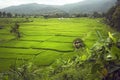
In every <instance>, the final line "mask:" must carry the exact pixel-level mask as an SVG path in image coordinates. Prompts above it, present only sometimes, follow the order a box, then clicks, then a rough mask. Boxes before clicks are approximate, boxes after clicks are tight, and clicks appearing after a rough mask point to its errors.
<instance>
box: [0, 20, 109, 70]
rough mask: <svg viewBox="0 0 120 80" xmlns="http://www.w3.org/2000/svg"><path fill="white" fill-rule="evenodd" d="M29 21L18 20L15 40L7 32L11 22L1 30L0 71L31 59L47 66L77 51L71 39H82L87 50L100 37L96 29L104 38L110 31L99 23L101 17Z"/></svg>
mask: <svg viewBox="0 0 120 80" xmlns="http://www.w3.org/2000/svg"><path fill="white" fill-rule="evenodd" d="M1 20H2V19H1ZM31 20H33V22H28V23H20V32H21V35H22V37H21V38H20V39H18V40H17V39H14V38H15V36H14V35H13V34H10V32H9V30H10V29H9V27H10V23H9V24H8V25H7V27H5V28H4V29H0V71H4V70H7V69H8V67H9V66H10V65H11V64H14V62H15V61H17V62H18V63H21V62H22V61H23V60H32V61H33V62H35V64H37V65H41V66H48V65H50V64H52V63H53V62H55V60H56V59H58V58H60V57H62V58H67V57H70V56H73V55H74V54H76V53H78V52H75V51H74V47H73V44H72V42H73V40H74V39H76V38H81V39H83V41H84V43H85V44H86V47H87V48H89V49H90V48H91V47H92V46H93V44H94V43H95V42H96V41H97V40H99V37H98V36H97V34H96V30H98V31H100V32H101V33H102V35H103V36H104V37H105V36H106V35H107V32H108V30H110V29H108V26H107V25H105V24H104V23H101V21H102V19H90V18H65V19H57V18H56V19H54V18H53V19H43V18H31ZM8 21H10V19H8Z"/></svg>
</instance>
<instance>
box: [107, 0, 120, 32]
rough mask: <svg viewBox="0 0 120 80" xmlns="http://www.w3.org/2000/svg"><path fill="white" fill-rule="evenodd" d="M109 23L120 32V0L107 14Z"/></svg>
mask: <svg viewBox="0 0 120 80" xmlns="http://www.w3.org/2000/svg"><path fill="white" fill-rule="evenodd" d="M106 19H107V23H108V24H109V25H110V26H112V27H114V28H115V29H117V30H119V31H120V0H117V2H116V5H115V6H113V7H112V8H110V10H109V11H108V12H107V14H106Z"/></svg>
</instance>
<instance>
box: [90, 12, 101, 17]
mask: <svg viewBox="0 0 120 80" xmlns="http://www.w3.org/2000/svg"><path fill="white" fill-rule="evenodd" d="M92 16H93V17H94V18H100V17H102V14H100V13H98V12H94V13H93V14H92Z"/></svg>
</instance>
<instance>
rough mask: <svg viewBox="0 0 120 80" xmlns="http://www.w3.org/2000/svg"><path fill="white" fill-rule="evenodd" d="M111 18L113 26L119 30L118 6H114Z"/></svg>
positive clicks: (119, 10) (119, 12)
mask: <svg viewBox="0 0 120 80" xmlns="http://www.w3.org/2000/svg"><path fill="white" fill-rule="evenodd" d="M112 20H113V23H114V27H115V28H116V29H117V30H119V31H120V6H119V7H117V8H116V10H115V12H114V13H113V15H112Z"/></svg>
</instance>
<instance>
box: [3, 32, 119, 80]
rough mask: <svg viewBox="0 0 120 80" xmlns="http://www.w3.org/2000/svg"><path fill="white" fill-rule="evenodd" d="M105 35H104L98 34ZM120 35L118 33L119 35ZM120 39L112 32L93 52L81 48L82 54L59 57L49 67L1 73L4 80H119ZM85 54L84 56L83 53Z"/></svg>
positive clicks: (26, 65)
mask: <svg viewBox="0 0 120 80" xmlns="http://www.w3.org/2000/svg"><path fill="white" fill-rule="evenodd" d="M98 35H99V36H101V34H100V33H99V34H98ZM116 35H117V34H116ZM118 40H119V37H118V36H117V37H114V36H113V34H111V33H110V32H109V33H108V38H107V39H106V38H102V39H100V40H99V41H96V43H95V44H94V46H93V47H92V48H91V50H88V48H84V49H80V51H79V52H80V53H79V54H76V55H74V56H73V57H71V58H69V59H62V58H59V59H57V60H56V62H55V63H54V64H52V65H51V66H48V67H44V68H43V67H40V66H37V65H35V64H34V63H33V62H32V61H31V62H27V63H26V62H23V64H21V65H20V66H17V65H16V62H15V64H14V65H12V66H11V67H10V69H9V71H7V72H5V73H1V74H2V75H1V79H3V80H119V79H120V76H119V72H120V67H119V66H120V54H119V52H120V47H119V46H120V44H118V43H119V41H118ZM83 53H84V54H83ZM90 54H91V55H90Z"/></svg>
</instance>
